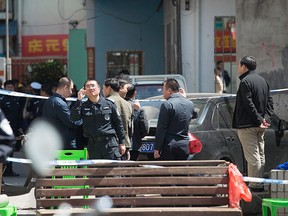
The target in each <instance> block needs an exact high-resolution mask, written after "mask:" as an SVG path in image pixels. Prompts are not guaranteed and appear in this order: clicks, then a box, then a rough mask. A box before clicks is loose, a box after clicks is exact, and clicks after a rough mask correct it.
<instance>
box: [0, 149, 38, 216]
mask: <svg viewBox="0 0 288 216" xmlns="http://www.w3.org/2000/svg"><path fill="white" fill-rule="evenodd" d="M14 157H15V158H24V154H23V152H15V153H14ZM13 169H14V171H15V172H16V173H18V174H20V176H19V177H3V181H4V183H5V185H7V187H8V186H9V185H14V186H15V187H14V188H15V190H17V191H21V190H23V187H24V184H25V181H26V179H27V176H28V174H29V165H27V164H20V163H13ZM2 187H3V186H2ZM4 187H5V186H4ZM9 204H10V205H13V206H16V207H17V209H18V215H22V216H24V215H27V216H28V215H36V214H35V211H34V210H35V208H36V202H35V198H34V188H33V189H32V190H31V191H30V192H29V193H26V194H23V195H18V196H9Z"/></svg>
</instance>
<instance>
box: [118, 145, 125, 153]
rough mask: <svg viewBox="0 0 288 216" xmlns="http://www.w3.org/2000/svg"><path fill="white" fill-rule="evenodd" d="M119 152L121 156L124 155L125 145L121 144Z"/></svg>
mask: <svg viewBox="0 0 288 216" xmlns="http://www.w3.org/2000/svg"><path fill="white" fill-rule="evenodd" d="M119 152H120V154H121V155H123V154H124V153H125V152H126V146H125V144H119Z"/></svg>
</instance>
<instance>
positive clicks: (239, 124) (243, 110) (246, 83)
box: [233, 71, 273, 128]
mask: <svg viewBox="0 0 288 216" xmlns="http://www.w3.org/2000/svg"><path fill="white" fill-rule="evenodd" d="M239 78H240V80H241V82H240V85H239V88H238V91H237V96H236V105H235V110H234V114H233V127H234V128H249V127H259V126H260V125H261V123H262V122H263V119H264V118H265V115H268V116H267V117H271V115H272V112H273V100H272V97H271V95H270V89H269V84H268V83H267V82H266V81H265V80H264V78H263V77H261V76H260V75H258V74H257V73H256V71H248V72H246V73H244V74H242V75H241V76H240V77H239ZM266 120H268V119H267V118H266Z"/></svg>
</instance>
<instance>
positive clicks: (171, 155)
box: [154, 78, 195, 160]
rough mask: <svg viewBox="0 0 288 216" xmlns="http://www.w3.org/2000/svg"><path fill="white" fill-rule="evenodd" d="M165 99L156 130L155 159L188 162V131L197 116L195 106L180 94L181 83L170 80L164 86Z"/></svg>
mask: <svg viewBox="0 0 288 216" xmlns="http://www.w3.org/2000/svg"><path fill="white" fill-rule="evenodd" d="M163 97H164V98H165V99H166V101H165V102H164V103H163V104H162V105H161V107H160V112H159V118H158V123H157V129H156V137H155V146H154V158H155V159H157V158H160V159H161V160H186V159H187V158H188V156H189V151H188V149H189V137H188V129H189V123H190V120H191V119H192V118H193V115H195V111H194V104H193V102H192V101H190V100H189V99H187V98H186V97H184V96H183V95H182V94H181V93H180V92H179V83H178V82H177V80H176V79H173V78H169V79H167V80H165V81H164V84H163Z"/></svg>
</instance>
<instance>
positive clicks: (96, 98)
mask: <svg viewBox="0 0 288 216" xmlns="http://www.w3.org/2000/svg"><path fill="white" fill-rule="evenodd" d="M99 93H100V86H99V84H98V82H97V81H96V80H87V81H86V82H85V83H84V88H82V89H80V90H79V92H78V100H77V102H76V103H75V104H74V105H73V107H72V109H71V117H72V119H73V120H80V119H81V118H82V120H83V131H84V136H85V137H88V138H89V142H88V145H87V149H88V154H89V159H116V160H119V159H120V158H121V155H122V154H124V153H125V151H126V148H125V144H123V142H124V139H125V134H124V129H123V124H122V120H121V117H120V114H119V113H118V112H117V108H116V106H115V105H114V103H113V102H112V101H110V100H107V99H105V98H104V97H102V96H100V95H99ZM85 95H86V96H87V97H88V100H87V101H85V102H83V101H82V99H83V98H84V97H85Z"/></svg>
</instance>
